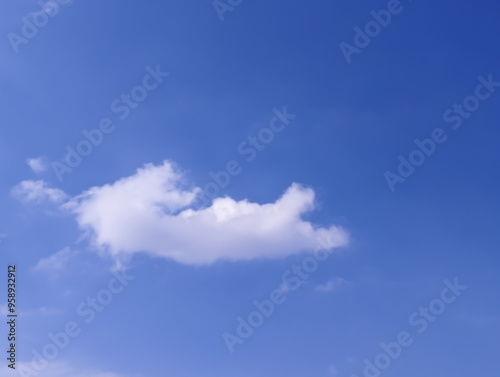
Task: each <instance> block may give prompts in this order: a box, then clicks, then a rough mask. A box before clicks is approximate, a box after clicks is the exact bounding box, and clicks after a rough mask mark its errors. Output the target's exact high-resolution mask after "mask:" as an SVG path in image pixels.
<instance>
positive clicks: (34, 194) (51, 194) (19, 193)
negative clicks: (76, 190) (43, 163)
mask: <svg viewBox="0 0 500 377" xmlns="http://www.w3.org/2000/svg"><path fill="white" fill-rule="evenodd" d="M12 195H14V196H15V197H17V198H19V199H20V200H22V201H25V202H36V203H41V202H44V201H49V202H53V203H61V202H63V201H64V200H66V199H67V198H68V196H67V195H66V194H65V193H64V191H62V190H59V189H57V188H50V187H49V186H48V185H47V184H46V183H45V182H44V181H30V180H28V181H22V182H21V183H19V184H18V185H16V186H14V187H13V188H12Z"/></svg>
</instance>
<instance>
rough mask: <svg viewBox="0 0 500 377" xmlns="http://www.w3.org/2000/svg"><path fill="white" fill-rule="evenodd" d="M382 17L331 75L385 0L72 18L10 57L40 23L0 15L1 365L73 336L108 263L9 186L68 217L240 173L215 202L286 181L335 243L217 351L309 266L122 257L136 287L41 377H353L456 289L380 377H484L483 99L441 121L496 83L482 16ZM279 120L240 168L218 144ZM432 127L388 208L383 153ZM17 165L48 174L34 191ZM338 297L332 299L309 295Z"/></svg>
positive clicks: (232, 146)
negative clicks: (121, 195) (49, 194)
mask: <svg viewBox="0 0 500 377" xmlns="http://www.w3.org/2000/svg"><path fill="white" fill-rule="evenodd" d="M401 4H402V5H403V6H404V11H403V12H401V13H400V14H398V15H396V16H394V17H393V20H392V21H391V23H390V24H389V25H388V26H387V27H386V28H385V29H384V30H382V32H381V33H380V35H378V36H377V37H376V38H374V40H373V41H372V42H371V44H370V45H369V46H368V47H367V48H365V49H363V51H362V52H361V53H360V54H359V55H354V56H353V59H352V60H353V61H352V63H350V64H348V63H347V62H346V60H345V58H344V56H343V54H342V52H341V50H340V48H339V44H340V43H341V42H342V41H345V42H347V43H353V38H354V31H353V28H354V27H355V26H359V27H363V26H364V25H365V24H366V23H367V22H368V21H370V20H371V19H372V16H371V15H370V11H371V10H377V11H378V10H380V9H384V8H386V7H387V1H379V2H375V3H374V2H369V1H358V2H347V1H342V2H332V1H326V0H318V1H315V2H304V1H284V0H275V1H243V2H242V3H241V5H239V6H237V7H236V8H235V9H234V11H233V12H228V13H226V14H225V19H224V21H221V20H220V19H219V17H218V15H217V13H216V11H215V10H214V7H213V5H212V3H211V2H210V1H204V2H200V1H192V0H184V1H170V2H161V1H153V2H138V1H129V2H125V3H124V2H119V1H116V0H113V1H107V2H99V1H93V0H88V1H78V0H75V1H74V3H72V4H69V5H66V6H61V9H60V10H59V13H58V14H57V15H56V16H55V17H54V18H51V19H50V21H49V23H48V24H47V25H46V26H45V27H42V28H40V30H39V32H38V34H37V35H36V36H35V37H34V38H33V39H31V40H30V41H29V43H28V44H26V45H22V46H20V49H19V50H20V51H19V52H18V53H17V54H16V53H15V52H14V51H13V49H12V47H11V44H10V43H9V40H8V38H7V34H8V33H9V32H15V33H18V34H19V33H20V32H21V27H22V25H23V21H22V17H25V16H28V17H29V15H30V14H31V13H32V12H36V11H39V10H40V6H39V5H38V4H37V3H36V2H35V1H26V0H23V1H9V2H7V3H6V4H4V8H5V10H4V12H2V15H1V16H0V17H1V18H2V22H1V23H0V24H1V26H0V28H1V33H0V34H1V35H2V36H3V37H2V39H0V50H1V56H2V59H1V61H0V66H1V67H2V69H1V72H2V73H1V76H0V80H1V85H2V89H3V90H2V97H3V100H2V101H1V102H0V122H1V124H2V127H1V131H0V172H1V176H2V180H1V181H0V190H1V192H2V195H1V197H0V203H1V206H2V216H1V218H0V233H3V234H7V235H8V237H7V238H4V239H2V243H1V244H0V258H1V261H2V264H1V265H2V269H4V268H5V272H4V273H5V274H6V270H7V268H6V266H7V264H9V263H15V264H17V265H18V275H19V276H18V279H19V286H18V296H19V312H20V313H21V317H20V318H19V325H18V326H19V329H18V330H19V334H20V338H19V342H18V362H20V363H29V362H30V361H31V359H32V357H33V356H32V349H41V348H42V347H43V346H44V345H45V344H46V343H47V342H48V340H49V339H48V338H47V334H48V333H49V332H58V331H61V329H62V328H63V327H64V324H65V323H66V322H67V321H70V320H74V319H75V318H78V316H76V314H75V308H76V307H77V306H78V304H79V303H80V302H82V301H84V300H86V298H87V297H88V296H95V294H96V292H97V291H99V290H100V289H102V288H105V287H106V286H107V284H108V281H109V280H110V278H112V276H113V275H112V272H111V269H112V267H113V265H114V260H113V258H112V257H111V256H110V255H109V253H106V252H101V253H98V252H97V251H96V250H95V247H93V246H92V244H91V243H90V241H89V238H86V237H85V234H84V233H83V232H82V230H81V229H79V227H78V223H77V221H75V217H74V216H72V215H69V214H67V213H63V212H61V211H60V209H59V208H58V207H57V206H55V205H54V203H50V202H47V201H46V202H41V203H33V202H26V201H23V200H20V199H19V198H18V197H16V196H15V195H13V194H12V189H13V187H15V186H16V185H18V184H19V182H21V181H25V180H35V181H36V180H43V181H45V182H46V184H47V187H52V188H57V189H59V190H62V191H64V192H65V193H66V194H67V195H68V196H70V197H74V196H76V195H78V194H80V193H82V192H83V191H85V190H87V189H89V188H91V187H93V186H103V185H106V184H111V183H113V182H115V181H117V180H119V179H121V178H124V177H128V176H131V175H133V174H134V173H135V171H136V170H137V169H138V168H141V167H143V166H144V164H147V163H152V164H155V165H160V164H161V163H162V161H164V160H170V161H173V162H175V163H176V164H178V166H179V167H180V168H181V169H182V170H183V171H185V179H186V181H187V182H188V185H191V186H203V185H204V184H205V183H207V182H210V180H211V178H210V176H209V172H210V171H219V170H222V169H223V168H224V166H225V165H226V163H227V162H228V161H229V160H237V161H240V162H241V167H242V168H243V171H242V173H241V174H239V175H238V176H236V177H234V178H233V179H232V180H231V183H230V184H229V185H228V186H227V187H226V188H225V189H223V190H222V191H221V194H220V195H221V196H223V195H228V196H230V197H232V198H234V199H235V200H243V199H245V198H247V199H248V200H249V201H251V202H256V203H260V204H264V203H273V202H275V201H276V199H278V198H279V197H280V196H281V195H282V194H283V192H284V191H285V190H286V189H287V188H288V187H289V186H290V185H291V184H292V183H293V182H297V183H300V184H303V185H304V186H307V187H310V188H312V189H313V190H314V191H315V193H316V203H317V208H316V210H315V211H313V212H311V213H307V214H305V215H304V216H303V218H304V220H305V221H309V222H311V223H313V224H315V225H317V226H321V227H328V226H330V225H337V226H341V227H343V228H344V229H345V230H346V231H347V232H348V233H349V235H350V241H349V244H348V245H347V246H346V247H343V248H341V249H339V250H338V253H335V254H334V255H333V256H332V257H331V258H329V259H328V260H327V261H325V262H324V263H322V264H320V266H319V268H318V270H317V271H316V272H315V273H314V274H313V276H311V278H310V279H309V280H308V282H307V284H305V285H304V286H303V287H301V289H299V290H297V291H295V292H289V293H288V296H287V301H286V302H285V303H284V304H283V305H281V306H279V307H277V308H276V312H275V313H274V314H273V315H272V316H271V317H270V318H269V319H267V320H266V322H265V324H264V325H263V326H262V327H260V328H259V329H257V330H256V331H255V333H254V334H253V335H252V337H251V338H250V339H249V340H247V341H246V342H245V343H244V344H242V345H240V346H237V351H236V352H235V353H234V354H230V353H229V352H228V349H227V347H226V345H225V343H224V341H223V339H222V334H223V333H224V332H233V333H234V331H235V329H236V325H237V323H236V317H238V316H245V315H247V314H248V313H249V312H250V311H251V310H253V309H252V307H253V305H252V302H253V300H264V299H266V298H269V294H270V292H271V291H272V290H273V289H274V288H276V287H278V286H280V284H281V282H282V281H281V276H282V273H283V272H284V271H286V270H287V269H289V268H290V267H291V266H293V265H294V264H300V263H301V262H302V260H303V259H304V257H305V256H306V255H307V254H305V253H290V255H287V256H284V257H282V258H257V259H253V260H250V261H243V260H239V261H234V262H228V261H224V260H219V261H217V262H215V263H212V264H209V265H204V266H193V265H186V264H181V263H178V261H176V260H172V259H169V258H161V257H153V256H151V255H148V254H142V253H138V254H136V255H134V257H133V258H132V260H131V261H130V262H129V265H128V273H130V274H133V275H134V276H135V280H134V281H133V282H131V283H130V285H129V286H128V287H127V288H126V289H125V290H124V291H123V293H121V294H120V295H117V296H116V298H115V299H114V300H113V302H112V303H111V304H110V305H109V306H108V307H106V309H105V310H104V311H103V312H102V313H99V315H98V316H97V318H96V320H95V321H94V322H92V323H91V324H89V325H82V333H81V334H80V335H79V336H78V337H76V338H75V339H73V340H72V341H71V344H70V346H68V347H67V348H66V349H65V350H63V351H61V353H60V354H59V356H58V358H57V359H55V360H54V361H52V362H51V364H52V365H53V368H54V372H48V371H47V370H45V371H43V372H41V373H40V374H39V376H40V377H44V376H45V375H46V374H43V373H49V374H50V373H52V374H51V375H52V376H61V377H62V376H67V377H73V376H77V377H87V376H103V377H108V376H109V377H129V376H145V377H163V376H176V377H195V376H204V377H212V376H213V377H223V376H228V377H229V376H231V377H250V376H259V377H268V376H285V375H286V376H292V377H305V376H319V377H321V376H323V377H328V376H330V377H331V376H334V377H343V376H346V377H349V376H351V375H352V374H356V375H358V376H359V377H361V376H362V374H363V372H362V371H363V360H364V359H365V358H368V359H370V360H373V358H374V357H375V356H376V355H377V354H378V353H379V352H380V350H381V349H380V347H379V344H380V343H381V342H390V341H394V340H395V339H396V336H397V334H398V333H399V332H400V331H409V332H411V333H412V334H415V331H414V329H412V327H411V326H410V325H409V324H408V317H409V316H410V314H411V313H413V312H414V311H416V310H418V309H419V307H421V306H425V305H427V304H428V303H429V302H430V301H431V300H433V299H436V298H439V296H440V292H441V290H442V289H443V287H444V285H443V280H445V279H450V280H453V279H454V278H455V277H458V278H459V281H460V282H461V283H462V284H465V285H467V286H468V288H467V290H466V291H465V292H464V293H463V295H462V296H461V297H460V298H459V299H457V300H456V301H455V302H454V303H453V304H450V305H449V306H447V308H446V311H445V312H444V313H443V314H442V315H441V316H440V317H439V318H438V320H436V322H434V323H432V324H431V326H429V328H428V329H427V331H425V332H424V333H423V334H421V335H415V336H414V338H415V342H414V344H413V345H411V346H410V347H408V348H405V349H404V351H403V353H402V355H401V357H399V358H398V359H397V360H395V361H394V362H393V363H392V364H391V366H390V368H388V369H387V370H385V371H384V372H383V374H382V375H383V376H387V377H396V376H403V375H404V376H407V377H417V376H422V375H426V376H453V377H465V376H470V375H471V374H474V375H483V374H484V375H495V374H498V373H499V371H500V368H499V367H498V364H497V363H496V359H497V357H498V349H499V346H500V344H499V340H498V339H499V338H497V336H498V335H500V334H499V330H500V304H499V301H498V286H499V278H498V276H499V275H498V272H499V268H500V258H499V257H498V247H497V239H498V237H497V236H495V234H498V232H497V231H496V230H495V229H497V227H498V224H499V221H500V218H499V209H500V208H499V206H500V201H499V200H498V192H499V189H500V180H499V179H498V171H499V170H498V169H499V167H500V157H499V155H498V151H499V150H500V131H499V129H498V125H499V121H498V118H499V115H500V114H499V112H498V109H499V106H498V103H499V102H500V91H499V92H495V93H493V94H492V95H491V97H490V98H489V99H487V100H485V101H483V102H481V104H480V107H479V109H478V110H477V111H476V112H474V113H473V114H472V115H471V116H470V117H469V118H468V119H466V120H465V121H464V123H463V125H462V127H461V128H460V129H458V130H456V131H454V130H452V129H451V127H450V124H449V123H446V122H444V121H443V113H444V112H445V111H446V110H447V109H448V108H450V107H452V106H453V105H454V103H462V102H463V100H464V99H465V98H466V97H467V96H469V95H472V94H474V91H475V88H476V87H477V85H478V81H477V77H478V76H480V75H482V76H484V77H488V75H490V74H491V75H492V76H493V78H494V79H498V81H500V68H499V67H500V65H499V64H500V48H499V47H498V36H499V35H500V24H499V23H498V12H499V11H500V6H499V5H498V4H496V3H495V2H492V1H485V0H478V1H451V0H443V1H439V2H431V1H420V0H418V1H413V2H411V3H410V2H408V1H402V2H401ZM158 64H159V65H160V67H161V68H162V70H163V71H166V72H169V73H170V76H169V77H168V78H167V79H165V81H164V82H163V83H162V84H161V85H160V86H159V87H158V88H157V89H155V90H154V91H151V92H149V93H148V97H147V99H146V100H145V101H144V102H142V103H141V104H140V105H139V106H138V107H137V109H135V110H134V111H132V112H131V114H130V116H129V117H128V118H127V119H125V120H124V121H120V120H117V116H116V114H113V113H112V112H111V110H110V104H111V103H112V101H113V100H115V99H116V98H118V97H119V96H120V95H121V94H122V93H127V92H130V90H131V89H132V88H133V87H134V86H135V85H137V84H139V83H141V81H142V79H143V77H144V75H145V74H146V70H145V67H146V66H148V65H149V66H152V67H155V66H156V65H158ZM283 106H286V107H287V109H288V111H289V112H290V113H293V114H296V115H297V117H296V119H294V120H293V121H292V122H291V123H290V125H288V126H287V128H286V130H285V131H283V132H281V133H279V134H276V135H275V136H276V137H275V140H273V141H272V142H271V143H270V144H269V145H267V146H266V148H265V149H264V150H263V151H261V152H259V153H258V155H257V158H255V160H253V161H252V162H246V161H245V159H244V157H243V156H241V155H240V154H239V153H238V151H237V147H238V145H239V144H240V143H241V142H243V141H244V140H246V139H247V137H248V136H249V135H255V134H256V133H257V132H258V131H259V130H260V129H261V128H262V127H265V126H267V125H268V123H269V120H270V119H271V118H272V117H273V111H272V110H273V108H278V109H282V108H283ZM104 117H110V118H112V119H113V121H114V122H115V124H116V129H115V130H114V131H113V133H111V134H109V135H105V137H104V140H103V142H102V144H100V145H99V146H98V147H96V148H95V150H94V151H93V152H92V153H91V154H90V155H89V156H88V157H86V158H85V159H84V161H83V162H82V163H81V165H79V166H78V167H77V168H76V169H75V170H74V171H73V172H72V173H71V174H67V175H65V176H64V180H63V181H62V182H59V180H58V179H57V177H56V175H55V174H54V172H53V170H52V169H51V168H50V164H51V163H52V162H54V161H62V159H63V157H64V155H65V148H66V146H67V145H70V146H75V145H76V144H77V143H78V142H79V141H80V140H81V139H82V134H81V131H82V129H90V128H95V127H98V125H99V121H100V120H101V119H102V118H104ZM436 127H441V128H443V129H444V130H445V131H446V133H447V135H448V136H449V137H448V140H447V141H446V142H445V143H443V144H440V145H438V146H437V149H436V152H435V153H434V154H432V155H431V156H430V157H429V158H428V159H427V160H426V161H425V163H424V164H422V165H421V166H419V167H418V168H416V170H415V172H414V174H413V175H411V176H410V177H409V178H408V179H407V180H406V181H405V182H404V183H400V184H398V185H396V190H395V192H391V190H390V189H389V187H388V184H387V182H386V180H385V178H384V172H386V171H392V172H397V168H398V163H399V162H398V156H399V155H402V156H404V157H405V158H408V155H409V154H410V152H412V151H413V150H414V149H415V148H416V147H415V144H414V142H413V141H414V139H416V138H418V139H424V138H428V137H430V135H431V132H432V130H433V129H435V128H436ZM30 158H41V161H43V164H44V165H45V166H46V169H45V170H44V171H41V172H39V173H36V172H34V171H33V170H32V169H30V167H29V166H28V164H27V163H26V161H27V159H30ZM186 226H189V225H186ZM207 246H208V245H207ZM242 247H243V245H242ZM65 248H70V250H73V252H72V253H70V254H71V255H70V258H68V259H67V260H66V262H65V264H64V266H63V267H62V268H61V269H59V270H56V268H55V267H54V266H52V268H51V267H47V268H36V266H37V265H38V264H39V262H40V261H41V260H43V259H45V258H48V257H50V256H51V255H54V254H56V253H57V252H59V251H60V250H63V249H65ZM238 252H239V250H238V249H235V250H234V253H235V254H236V255H237V254H238ZM338 278H342V279H343V280H342V281H343V283H342V284H338V285H336V286H335V287H334V289H331V290H327V292H323V291H320V290H318V289H317V288H318V286H322V285H325V284H327V283H328V282H331V281H338ZM4 301H5V300H4V299H2V300H1V301H0V306H1V304H4V303H5V302H4ZM3 315H4V314H2V316H3ZM79 323H81V321H80V322H79ZM1 328H2V329H4V330H5V331H2V333H5V332H6V327H5V325H3V326H2V327H1ZM3 338H4V336H3V335H2V342H1V344H2V345H5V344H6V341H5V340H4V339H3ZM2 347H3V346H2ZM4 362H5V360H2V361H0V365H1V366H2V367H3V366H4ZM57 368H59V369H57ZM64 368H67V371H66V372H60V370H63V369H64ZM2 370H3V369H2ZM55 370H58V371H59V372H55ZM335 371H336V372H335ZM57 373H61V374H57ZM105 373H112V374H105ZM8 375H10V374H8ZM12 375H14V374H12ZM47 375H48V374H47Z"/></svg>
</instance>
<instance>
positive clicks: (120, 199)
mask: <svg viewBox="0 0 500 377" xmlns="http://www.w3.org/2000/svg"><path fill="white" fill-rule="evenodd" d="M183 183H184V176H183V174H182V173H181V172H180V171H179V170H178V169H177V168H176V167H175V166H174V165H173V164H172V163H171V162H168V161H165V162H164V163H163V164H161V165H159V166H155V165H152V164H147V165H145V166H144V167H143V168H141V169H138V170H137V172H136V173H135V174H133V175H131V176H129V177H126V178H122V179H120V180H118V181H116V182H114V183H112V184H107V185H104V186H100V187H93V188H91V189H89V190H87V191H85V192H83V193H82V194H81V195H79V196H77V197H74V198H71V199H70V200H68V201H67V202H66V203H65V204H64V205H63V208H65V209H66V210H68V211H70V212H71V213H72V214H74V215H75V216H76V221H77V222H78V224H79V226H80V227H81V228H82V229H83V230H85V231H86V232H88V234H89V235H90V236H91V238H92V241H93V243H94V244H95V246H97V247H98V248H100V249H103V250H107V251H108V252H109V253H110V254H111V255H113V256H114V257H115V258H116V259H117V261H120V260H122V258H124V259H125V258H127V257H130V256H132V255H134V254H135V253H140V252H144V253H147V254H149V255H152V256H157V257H164V258H169V259H173V260H175V261H177V262H180V263H184V264H192V265H201V264H210V263H213V262H215V261H218V260H229V261H238V260H251V259H255V258H280V257H285V256H288V255H292V254H296V253H299V252H302V251H310V252H312V251H313V250H314V248H315V247H316V246H317V245H318V240H320V239H321V240H323V245H324V244H325V242H326V244H327V247H328V248H330V249H333V248H335V247H339V246H344V245H346V244H347V242H348V234H347V233H346V232H345V231H344V230H342V229H341V228H339V227H336V226H330V227H327V228H321V227H316V226H314V225H313V224H311V223H310V222H307V221H303V220H302V218H301V217H302V215H303V214H304V213H306V212H309V211H312V210H313V209H314V207H315V206H314V191H313V190H312V189H309V188H305V187H302V186H300V185H298V184H292V185H291V186H290V187H289V188H288V189H287V190H286V191H285V193H284V194H283V196H282V197H281V198H279V199H277V200H276V201H275V202H274V203H267V204H258V203H251V202H249V201H248V200H246V199H245V200H241V201H235V200H233V199H231V198H229V197H224V198H218V199H215V200H214V201H213V203H212V205H211V206H210V207H207V208H201V209H193V208H194V204H195V201H196V196H197V195H198V194H199V193H200V191H201V190H200V189H199V188H194V189H186V188H185V186H184V185H183Z"/></svg>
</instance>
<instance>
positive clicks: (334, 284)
mask: <svg viewBox="0 0 500 377" xmlns="http://www.w3.org/2000/svg"><path fill="white" fill-rule="evenodd" d="M345 282H346V281H345V280H344V279H342V278H339V277H336V278H333V279H330V280H329V281H328V282H327V283H326V284H323V285H318V286H317V287H316V288H314V290H315V291H318V292H332V291H334V290H335V289H337V288H338V287H340V286H341V285H342V284H344V283H345Z"/></svg>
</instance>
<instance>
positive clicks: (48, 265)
mask: <svg viewBox="0 0 500 377" xmlns="http://www.w3.org/2000/svg"><path fill="white" fill-rule="evenodd" d="M78 253H79V252H78V251H77V250H72V249H70V248H69V247H65V248H64V249H62V250H60V251H58V252H57V253H55V254H52V255H50V256H48V257H47V258H44V259H41V260H40V261H39V262H38V263H37V265H36V266H35V270H44V271H60V270H62V269H63V268H64V267H65V266H66V264H67V263H68V261H70V260H71V259H72V258H73V257H75V256H76V255H78Z"/></svg>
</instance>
